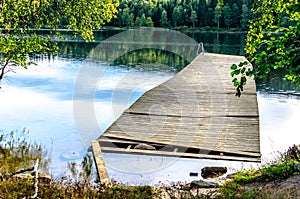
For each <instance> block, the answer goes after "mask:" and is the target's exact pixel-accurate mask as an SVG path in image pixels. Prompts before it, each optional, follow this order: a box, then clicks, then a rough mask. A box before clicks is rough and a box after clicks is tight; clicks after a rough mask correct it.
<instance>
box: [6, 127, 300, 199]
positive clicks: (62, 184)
mask: <svg viewBox="0 0 300 199" xmlns="http://www.w3.org/2000/svg"><path fill="white" fill-rule="evenodd" d="M46 155H47V153H46V152H44V151H43V149H42V147H41V146H40V145H37V144H35V143H32V142H29V141H28V136H27V132H26V131H25V130H24V131H23V132H22V133H21V135H18V134H16V133H13V132H11V133H8V134H5V133H2V134H1V133H0V198H7V199H10V198H29V197H30V196H32V195H34V188H33V184H34V182H33V179H32V178H15V177H8V175H9V174H11V173H13V172H16V171H18V170H20V169H26V168H27V167H30V166H32V165H33V162H34V161H35V160H36V159H37V158H39V159H40V158H41V160H42V165H41V166H42V167H45V166H47V164H48V162H49V160H48V159H47V157H46ZM42 167H41V168H42ZM91 167H92V159H91V157H89V156H86V157H85V158H84V159H83V161H82V163H81V165H76V164H75V163H70V164H69V172H70V173H71V174H72V178H70V179H59V180H52V182H51V183H43V182H39V184H38V188H39V190H38V197H39V198H78V199H79V198H159V197H160V198H163V197H164V195H163V194H162V192H163V189H157V188H154V187H150V186H122V185H113V186H109V187H103V186H100V185H98V184H95V183H91V180H90V179H91ZM44 170H45V169H44ZM299 173H300V147H299V146H293V147H290V148H289V150H288V151H287V152H286V153H284V154H283V155H282V157H281V158H280V160H279V161H278V162H277V163H274V164H272V165H266V166H263V167H262V168H260V169H258V170H247V171H242V172H239V173H237V174H236V175H235V177H234V179H233V180H232V181H229V182H227V183H226V184H225V185H224V186H222V187H221V188H219V189H218V190H217V191H216V192H214V193H209V194H203V193H201V192H198V193H197V191H196V192H191V191H187V190H180V191H179V192H178V191H176V190H172V189H171V190H168V194H169V196H170V198H297V195H296V193H294V192H293V191H283V192H280V193H278V192H275V191H274V190H273V189H264V188H261V187H256V188H251V189H249V188H247V185H248V184H249V183H270V182H274V183H277V182H281V181H283V180H285V179H287V178H289V177H291V176H294V175H297V174H299Z"/></svg>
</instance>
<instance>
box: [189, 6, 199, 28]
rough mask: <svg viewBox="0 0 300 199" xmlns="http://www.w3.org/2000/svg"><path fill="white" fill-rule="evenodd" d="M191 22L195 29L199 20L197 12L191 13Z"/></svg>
mask: <svg viewBox="0 0 300 199" xmlns="http://www.w3.org/2000/svg"><path fill="white" fill-rule="evenodd" d="M190 20H191V22H192V24H193V28H194V27H195V24H196V23H197V21H198V19H197V13H196V11H194V10H192V12H191V16H190Z"/></svg>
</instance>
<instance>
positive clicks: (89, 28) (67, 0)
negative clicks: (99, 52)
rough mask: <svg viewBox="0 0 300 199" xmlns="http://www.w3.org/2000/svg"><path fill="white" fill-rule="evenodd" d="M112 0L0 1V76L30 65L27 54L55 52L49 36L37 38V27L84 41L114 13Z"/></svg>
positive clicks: (54, 45)
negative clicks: (61, 32) (15, 67)
mask: <svg viewBox="0 0 300 199" xmlns="http://www.w3.org/2000/svg"><path fill="white" fill-rule="evenodd" d="M116 6H118V2H116V1H114V0H101V1H99V0H60V1H57V0H5V1H4V0H2V1H0V28H1V29H0V46H1V48H0V79H2V78H3V75H4V74H5V73H6V72H9V71H10V70H12V67H14V66H22V67H24V68H27V66H29V65H31V64H33V62H31V61H30V60H29V55H30V54H33V53H36V54H40V53H41V54H44V53H55V52H56V51H57V45H56V43H55V41H54V39H53V37H50V36H49V37H41V36H39V35H38V34H37V33H36V32H37V31H38V30H39V29H41V28H47V29H50V30H52V35H53V34H58V35H59V33H58V32H57V31H56V30H58V29H59V28H66V29H67V30H68V31H72V33H73V35H75V36H76V35H79V36H81V37H82V38H83V39H84V40H86V41H92V40H93V39H94V35H93V30H95V29H100V27H101V25H103V24H105V23H106V22H109V21H110V20H111V19H112V18H113V17H115V14H116V12H117V10H116Z"/></svg>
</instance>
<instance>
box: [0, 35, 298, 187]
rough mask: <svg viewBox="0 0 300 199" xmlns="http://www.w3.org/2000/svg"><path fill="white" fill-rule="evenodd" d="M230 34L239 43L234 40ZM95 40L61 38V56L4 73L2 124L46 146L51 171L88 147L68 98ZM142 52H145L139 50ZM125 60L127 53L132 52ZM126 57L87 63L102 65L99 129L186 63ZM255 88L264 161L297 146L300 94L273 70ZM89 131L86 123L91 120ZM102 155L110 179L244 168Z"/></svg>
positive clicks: (184, 176) (182, 176) (173, 177)
mask: <svg viewBox="0 0 300 199" xmlns="http://www.w3.org/2000/svg"><path fill="white" fill-rule="evenodd" d="M222 38H223V37H221V39H222ZM226 39H228V38H227V37H226ZM233 40H235V41H236V38H233ZM207 42H209V41H207ZM215 42H222V41H216V40H213V42H211V43H212V44H214V43H215ZM204 44H205V41H204ZM234 45H236V44H234ZM94 46H95V44H87V46H85V47H82V43H75V42H73V43H61V44H60V47H61V52H60V56H59V57H55V58H53V57H36V61H37V63H38V66H37V67H36V66H32V67H30V68H29V69H28V70H23V69H18V70H17V71H16V74H13V73H11V74H8V75H7V76H6V77H5V79H4V80H2V82H1V87H2V88H1V89H0V98H1V103H2V105H1V106H0V119H1V129H3V130H6V131H11V130H16V131H21V130H22V129H23V128H24V127H26V128H27V129H28V130H29V131H30V136H31V138H32V139H34V140H35V141H37V142H38V143H41V144H42V145H43V146H45V147H46V148H47V149H48V150H49V154H50V156H51V159H52V163H51V173H52V174H53V175H54V176H56V177H59V176H63V175H65V174H64V173H63V172H62V171H65V170H66V164H67V162H68V161H76V162H80V161H81V158H82V157H83V155H84V154H85V153H86V151H87V147H88V146H86V145H85V144H84V143H83V142H82V140H81V136H80V135H78V132H77V128H76V125H75V122H74V118H73V101H72V100H73V89H74V82H75V81H76V78H77V75H78V72H79V69H80V68H81V67H82V64H83V63H84V59H85V57H86V55H87V54H88V52H89V50H90V49H91V48H93V47H94ZM226 48H228V46H227V47H226ZM231 48H234V47H231ZM212 50H213V49H212ZM238 51H239V52H240V49H238ZM209 52H212V51H209ZM213 52H215V51H213ZM217 52H218V51H217ZM139 53H140V52H139ZM139 53H137V54H139ZM143 53H145V52H143ZM143 53H142V54H143ZM160 53H161V52H160ZM146 54H147V52H146ZM152 54H153V53H152ZM238 54H240V53H238ZM172 56H173V57H172ZM145 57H147V58H148V57H149V56H147V55H146V56H145V55H144V58H145ZM142 58H143V57H142ZM126 59H127V60H128V59H130V56H129V57H127V58H126ZM126 59H125V58H124V57H123V58H120V59H119V60H117V61H116V63H115V65H114V66H107V65H106V64H105V63H92V65H93V66H94V67H104V68H105V73H104V74H103V76H101V78H100V79H99V81H98V84H97V85H98V86H97V87H96V88H95V98H94V110H95V113H96V116H97V121H98V125H99V126H100V128H101V130H102V131H104V130H105V129H106V128H108V127H109V126H110V124H111V123H112V122H113V121H114V120H115V119H116V118H117V117H119V115H120V114H121V113H122V112H123V110H125V109H126V108H127V107H128V106H129V105H130V104H131V103H133V102H134V101H135V100H136V99H138V98H139V97H140V96H141V95H142V94H143V93H144V92H145V91H147V90H149V89H151V88H153V87H155V86H156V85H158V84H160V83H162V82H164V81H166V80H168V79H169V78H171V77H172V76H174V75H175V74H176V71H178V70H180V69H181V68H182V67H183V66H184V65H185V64H186V63H185V62H184V60H180V59H179V58H178V57H174V55H169V56H165V57H162V58H161V60H160V63H157V64H154V65H153V64H152V65H151V64H149V63H151V62H153V60H151V59H150V60H148V61H149V63H147V62H145V63H138V64H134V63H131V64H130V65H129V66H128V65H126V63H125V62H126ZM124 60H125V62H124ZM168 60H171V61H173V60H178V61H177V62H176V63H172V64H171V66H170V65H168V64H167V62H168ZM164 61H165V62H164ZM138 62H141V60H139V61H138ZM162 63H163V64H162ZM257 91H258V92H257V93H258V104H259V113H260V136H261V151H262V155H263V160H265V161H266V160H268V159H271V158H272V154H271V153H272V152H274V151H277V150H281V151H282V150H286V149H287V148H288V146H290V145H292V144H300V143H299V140H300V134H299V130H298V129H299V123H298V120H299V118H300V92H299V89H298V90H296V89H295V88H294V87H293V85H291V84H290V83H289V82H286V81H285V80H284V79H282V78H278V77H276V76H271V77H268V78H265V79H264V80H262V81H260V82H258V83H257ZM122 92H123V93H124V95H127V94H128V93H131V98H130V100H129V102H128V101H124V100H122V99H113V105H112V102H111V101H112V98H113V96H114V95H115V94H116V93H118V96H122ZM126 93H127V94H126ZM83 100H85V99H83ZM113 107H114V108H113ZM116 107H117V109H116ZM86 129H87V131H88V129H89V124H88V123H87V124H86ZM100 133H101V132H94V133H92V134H89V136H90V137H88V139H90V140H92V139H95V138H97V137H98V136H99V135H100ZM296 142H298V143H296ZM104 158H105V161H106V163H107V167H108V169H109V175H110V177H112V178H115V179H116V180H119V181H123V182H125V183H126V182H127V183H130V184H131V183H133V184H153V183H157V182H158V181H163V182H166V183H168V182H169V181H177V180H181V181H184V180H187V181H190V180H193V178H192V177H189V172H199V173H200V171H201V168H202V166H207V165H224V164H225V165H231V167H233V168H241V167H243V166H247V164H246V163H245V164H241V163H236V162H232V163H229V162H225V161H213V160H191V159H174V158H168V157H151V156H138V155H132V156H129V155H120V154H104ZM129 162H130V164H129Z"/></svg>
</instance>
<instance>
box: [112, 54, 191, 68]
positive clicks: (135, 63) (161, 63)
mask: <svg viewBox="0 0 300 199" xmlns="http://www.w3.org/2000/svg"><path fill="white" fill-rule="evenodd" d="M113 64H115V65H121V66H122V65H126V66H127V67H131V68H137V67H139V68H140V67H142V66H143V65H144V66H145V67H146V68H143V69H144V70H164V69H167V70H170V69H172V70H174V71H180V70H181V69H182V68H183V67H185V66H186V65H187V64H188V61H187V60H185V59H184V58H182V57H180V56H179V55H176V54H174V53H171V52H168V51H163V50H159V49H141V50H136V51H132V52H129V53H127V54H125V55H123V56H121V57H119V58H118V59H116V60H115V61H114V63H113Z"/></svg>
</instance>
